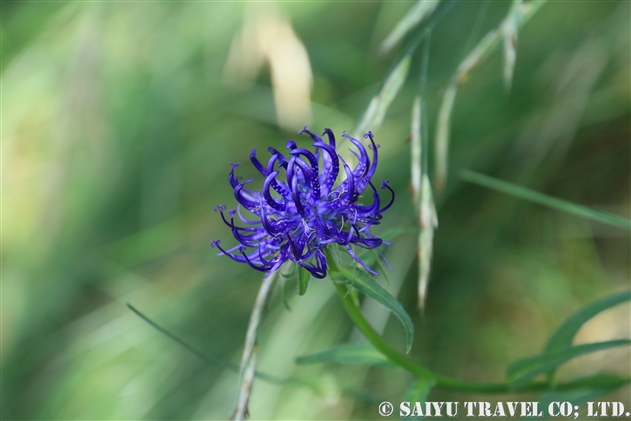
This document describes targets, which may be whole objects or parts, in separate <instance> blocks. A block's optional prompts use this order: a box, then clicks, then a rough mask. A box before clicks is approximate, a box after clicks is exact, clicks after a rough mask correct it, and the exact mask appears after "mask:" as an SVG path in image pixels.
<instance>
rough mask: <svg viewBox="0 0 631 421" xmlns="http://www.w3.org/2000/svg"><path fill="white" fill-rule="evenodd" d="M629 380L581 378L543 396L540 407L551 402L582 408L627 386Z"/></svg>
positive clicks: (545, 406) (595, 377)
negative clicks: (570, 404) (568, 403)
mask: <svg viewBox="0 0 631 421" xmlns="http://www.w3.org/2000/svg"><path fill="white" fill-rule="evenodd" d="M629 380H630V379H629V378H622V377H619V376H616V375H611V374H598V375H595V376H589V377H582V378H579V379H577V380H574V381H572V382H569V383H566V384H564V387H563V389H562V390H552V391H550V392H548V393H546V394H545V395H543V396H542V397H541V398H540V399H539V402H540V403H541V405H540V406H541V408H547V407H548V405H550V404H551V403H552V402H571V403H572V405H579V406H582V405H584V404H585V403H587V402H593V401H595V400H597V399H598V398H600V397H602V396H606V395H608V394H610V393H612V392H614V391H615V390H617V389H619V388H620V387H622V386H624V385H626V384H629Z"/></svg>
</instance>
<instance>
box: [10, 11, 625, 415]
mask: <svg viewBox="0 0 631 421" xmlns="http://www.w3.org/2000/svg"><path fill="white" fill-rule="evenodd" d="M410 6H411V3H406V2H381V3H380V2H284V3H278V4H274V3H258V4H257V3H237V2H234V3H231V2H199V3H196V2H190V3H176V2H147V3H145V2H120V3H119V2H113V3H107V2H85V3H84V2H73V3H63V2H51V3H48V2H3V3H2V22H1V24H2V27H1V30H2V161H3V167H2V176H3V186H2V214H3V221H2V224H3V226H2V262H3V265H2V318H1V327H2V402H1V403H2V408H1V409H2V417H3V419H6V420H11V419H15V420H26V419H50V420H53V419H55V420H61V419H65V420H88V419H94V420H96V419H126V420H131V419H164V420H166V419H170V420H175V419H177V420H179V419H225V418H226V417H228V416H229V414H230V410H231V408H232V404H233V399H234V394H235V388H236V382H237V376H236V375H235V374H234V373H233V372H232V371H228V370H225V369H223V368H221V367H217V366H212V365H209V364H207V363H206V362H204V361H203V360H201V359H199V358H198V357H196V356H195V355H193V354H192V353H190V352H189V351H187V350H186V349H184V348H182V347H181V346H179V345H178V344H176V343H175V342H173V341H172V340H171V339H169V338H168V337H166V336H164V335H162V334H160V333H159V332H158V331H156V330H155V329H153V328H152V327H151V326H149V325H148V324H146V323H145V322H144V321H142V320H141V319H140V318H139V317H138V316H136V315H135V314H133V313H132V312H131V311H130V310H129V309H128V308H127V307H126V303H131V304H133V305H134V306H136V307H137V308H138V309H139V310H141V311H142V312H144V313H145V314H146V315H147V316H149V317H150V318H152V319H153V320H155V321H156V322H158V323H160V324H161V325H163V326H165V327H167V328H168V329H170V330H172V331H173V332H175V333H177V334H178V335H180V336H181V337H182V338H184V339H185V340H186V341H188V342H190V343H191V344H192V345H194V346H195V347H197V348H199V349H200V350H202V351H203V352H205V353H207V354H209V355H213V356H216V357H218V358H221V359H223V360H225V361H231V362H234V363H238V361H239V358H240V352H241V347H242V343H243V339H244V335H245V330H246V326H247V320H248V317H249V312H250V309H251V307H252V304H253V301H254V297H255V295H256V292H257V290H258V286H259V283H260V274H259V273H255V272H254V271H252V270H251V269H249V268H248V267H246V266H245V265H239V264H238V263H235V262H233V261H231V260H229V259H227V258H225V257H223V258H221V257H217V256H216V253H215V250H213V249H211V248H210V247H209V243H210V241H212V240H215V239H218V238H221V239H223V241H224V244H233V240H231V234H230V231H229V229H228V228H227V227H225V226H224V225H223V224H222V223H220V218H219V215H218V214H216V213H214V212H213V206H214V205H217V204H221V203H226V204H228V205H229V207H230V204H232V203H234V198H233V196H232V191H231V189H230V187H229V185H228V181H227V175H228V172H229V170H230V166H229V162H231V161H233V162H240V163H241V164H242V165H241V166H240V167H239V172H240V175H243V176H244V177H246V178H247V177H249V176H250V175H254V174H255V172H254V170H253V169H252V168H251V166H250V164H249V160H248V153H249V151H250V150H251V149H252V148H258V150H259V156H260V157H261V159H265V156H266V152H265V150H266V148H267V146H270V145H271V146H275V147H277V148H279V149H281V148H284V144H285V142H286V141H287V139H289V138H293V139H295V140H296V141H304V142H306V140H302V139H303V138H302V137H299V136H298V135H297V131H298V130H299V129H301V128H302V125H303V124H304V123H310V127H311V128H313V129H314V131H316V132H318V131H322V130H323V129H324V128H325V127H330V128H332V129H333V130H334V131H335V132H336V133H338V134H341V132H342V131H343V130H350V129H351V128H352V126H353V123H354V122H355V121H356V120H357V119H358V118H359V117H360V116H361V113H362V112H363V110H364V109H365V107H366V106H367V104H368V102H369V101H370V98H371V97H372V95H374V94H375V92H376V91H377V89H378V87H379V84H380V83H381V81H382V80H383V79H384V77H385V76H386V75H387V73H388V70H389V69H390V68H391V66H392V64H393V63H394V60H395V58H396V55H397V53H396V51H395V52H393V53H390V54H389V55H385V56H380V55H379V54H378V47H379V44H380V43H381V42H382V41H383V39H384V38H385V37H386V36H387V34H388V33H389V32H390V31H391V30H392V28H393V27H394V26H395V25H396V23H397V22H398V21H399V20H400V19H401V17H402V16H404V14H405V13H406V11H407V10H408V9H409V8H410ZM509 6H510V3H509V2H501V1H487V2H464V1H461V2H460V1H458V2H456V4H455V5H454V7H453V8H452V9H451V10H450V11H449V12H448V13H447V14H446V15H445V16H444V18H443V20H442V21H441V22H440V24H439V25H438V26H437V27H436V30H435V31H434V34H433V36H432V45H431V53H430V60H429V75H428V87H427V94H428V96H427V104H428V107H429V113H430V118H429V122H430V125H431V128H430V133H431V134H433V131H434V129H435V121H436V114H437V109H438V106H439V104H440V98H441V95H442V89H443V88H444V86H445V85H446V83H447V81H448V79H449V77H450V76H451V75H452V73H453V72H454V70H455V68H456V67H457V65H458V63H460V61H461V60H462V59H463V58H464V57H465V55H466V54H467V53H468V51H470V49H471V48H472V46H473V45H475V43H476V42H477V41H478V40H479V39H480V38H481V37H482V36H483V35H484V34H485V33H486V32H487V31H489V30H490V29H492V28H494V27H497V25H498V23H499V22H500V21H501V19H502V18H503V17H504V16H505V15H506V12H507V10H508V8H509ZM630 12H631V11H630V3H629V2H626V1H620V2H615V1H613V2H578V1H577V2H554V1H553V2H549V3H548V4H546V5H545V6H543V7H542V8H541V9H540V10H539V12H538V13H537V14H536V15H535V16H534V18H533V19H532V20H531V21H530V22H528V24H527V25H526V26H525V27H524V28H523V30H522V31H521V32H520V34H519V43H518V50H517V65H516V70H515V79H514V84H513V88H512V90H511V92H510V93H507V92H505V91H504V89H503V83H502V57H501V54H500V52H499V51H496V52H495V53H493V54H492V55H491V56H490V58H489V59H488V60H487V61H486V62H485V63H484V64H483V65H482V66H481V67H479V68H478V69H476V70H475V71H474V72H473V73H472V74H471V75H470V78H469V79H468V80H467V82H466V83H465V84H464V85H463V86H461V88H460V90H459V93H458V98H457V100H456V105H455V108H454V111H453V115H452V119H451V122H452V124H451V134H452V138H451V156H450V179H449V182H448V185H447V189H446V191H445V193H444V194H442V195H437V202H438V217H439V224H440V225H439V229H438V230H437V231H436V236H435V248H434V262H433V269H432V276H431V284H430V287H429V297H428V302H427V308H426V310H425V313H424V315H421V314H420V312H419V310H418V309H417V294H416V288H417V286H416V282H417V269H416V260H415V259H416V251H415V247H416V241H417V240H416V237H415V236H414V235H409V234H406V235H401V236H400V237H398V238H397V239H396V240H395V241H394V243H395V244H394V246H393V247H391V248H390V249H388V250H387V252H386V255H387V257H388V259H389V260H390V262H391V263H392V265H393V267H394V269H395V271H394V272H392V273H390V274H389V275H388V277H389V279H390V285H389V288H390V289H391V291H394V292H395V293H397V294H398V298H399V300H400V301H401V302H402V303H403V304H404V306H405V307H406V309H407V310H408V312H409V313H410V314H411V316H412V318H413V320H414V322H415V326H416V338H415V344H414V348H413V350H412V356H413V358H415V359H417V360H418V361H422V362H423V363H425V364H426V365H427V366H429V367H431V368H432V369H434V370H435V371H437V372H439V373H441V374H445V375H450V376H454V377H458V378H461V379H468V380H472V381H500V380H502V379H503V378H504V374H505V368H506V366H507V365H508V364H509V363H510V362H511V361H513V360H515V359H518V358H522V357H526V356H529V355H532V354H535V353H537V352H539V351H540V350H541V349H542V347H543V346H544V344H545V340H546V338H547V337H548V336H549V335H550V334H551V333H552V332H553V331H554V330H555V328H556V327H558V325H559V324H560V323H561V322H562V321H563V320H565V319H566V318H567V317H568V316H569V315H570V314H572V313H573V312H574V311H576V310H577V309H579V308H580V307H581V306H583V305H585V304H586V303H589V302H591V301H594V300H596V299H597V298H600V297H603V296H605V295H607V294H610V293H613V292H617V291H621V290H624V289H626V288H628V286H629V277H630V273H629V271H630V255H631V248H630V237H629V233H628V232H626V231H624V230H620V229H616V228H610V227H607V226H604V225H599V224H595V223H591V222H589V221H586V220H582V219H579V218H577V217H574V216H568V215H564V214H560V213H558V212H555V211H552V210H549V209H545V208H542V207H540V206H537V205H532V204H529V203H526V202H524V201H520V200H517V199H514V198H511V197H508V196H505V195H502V194H500V193H495V192H492V191H490V190H486V189H483V188H481V187H477V186H475V185H472V184H467V183H464V182H463V181H460V180H459V178H458V174H459V172H460V170H462V169H472V170H476V171H479V172H482V173H486V174H490V175H493V176H496V177H498V178H501V179H504V180H507V181H511V182H515V183H518V184H521V185H524V186H527V187H529V188H532V189H534V190H538V191H541V192H544V193H547V194H549V195H552V196H555V197H559V198H562V199H565V200H569V201H572V202H575V203H578V204H582V205H586V206H590V207H593V208H596V209H600V210H606V211H610V212H612V213H616V214H618V215H621V216H625V217H629V208H630V205H631V202H630V194H629V192H630V189H631V186H630V182H629V174H630V168H631V165H630V159H631V148H630V142H629V138H630V136H631V133H630V128H631V121H630V108H629V97H630V90H629V85H630V77H629V75H630V72H631V69H630V66H629V64H630V59H629V52H630V48H631V46H630V32H629V15H630ZM399 48H401V47H399ZM419 61H420V54H417V55H416V56H415V58H414V61H413V63H412V67H411V71H410V77H409V79H408V81H407V83H406V84H405V85H404V86H403V89H402V91H401V93H400V94H399V96H398V97H397V98H396V100H395V101H394V103H393V104H392V106H391V107H390V109H389V111H388V114H387V116H386V119H385V122H384V124H383V126H382V127H381V128H379V130H377V131H376V138H377V141H378V142H379V143H380V144H381V146H382V147H381V149H380V158H382V159H381V161H380V168H379V170H378V174H377V176H376V177H377V179H378V180H380V179H382V178H387V179H389V180H390V181H391V184H392V185H393V187H394V189H395V190H396V192H397V201H396V203H395V205H394V207H393V208H392V209H391V210H389V211H388V212H386V214H385V215H384V220H383V225H382V226H381V227H378V228H377V229H376V230H375V233H380V232H384V231H385V230H387V229H388V228H392V227H412V226H414V225H415V223H416V222H415V220H416V219H415V216H414V211H413V207H412V194H411V191H410V188H409V180H410V170H409V162H410V152H409V151H410V144H409V142H408V141H406V139H407V138H408V135H409V133H410V115H411V104H412V99H413V96H414V95H415V93H416V92H417V89H418V75H419V71H420V63H419ZM310 87H311V88H310ZM430 165H432V163H431V160H430ZM259 181H260V180H259ZM384 285H385V283H384ZM288 290H289V292H290V294H289V295H290V297H291V299H290V307H291V311H288V310H286V309H285V308H284V306H283V305H282V303H281V299H280V297H279V294H278V293H276V295H275V296H274V297H273V300H272V303H271V305H270V310H269V313H268V315H267V317H266V319H265V322H264V325H263V328H262V329H263V331H262V337H261V348H260V359H259V367H260V369H261V371H265V372H267V373H270V374H274V375H277V376H280V377H287V376H294V377H299V378H303V379H310V380H312V381H314V382H315V383H316V384H317V385H318V386H317V388H318V390H317V392H315V391H313V390H311V389H309V388H304V387H296V386H282V387H281V386H277V385H272V384H269V383H265V382H264V381H261V380H257V381H256V382H255V384H254V392H253V396H252V401H251V405H250V412H251V415H252V418H253V419H378V418H379V416H378V413H377V403H378V402H380V401H382V400H390V401H393V402H398V401H400V400H402V397H403V393H404V391H405V390H406V388H407V386H408V384H409V383H410V381H411V380H412V379H411V377H410V376H409V375H408V374H406V373H403V372H400V371H396V370H388V369H384V368H370V369H368V368H366V367H360V366H351V367H339V366H327V365H319V366H307V367H305V366H297V365H295V364H294V361H293V360H294V358H295V357H297V356H300V355H305V354H309V353H313V352H316V351H321V350H324V349H327V348H329V347H331V346H333V345H335V344H339V343H343V342H347V341H351V342H354V341H358V340H360V336H359V335H358V334H357V332H354V331H353V329H352V326H351V323H350V321H349V319H348V317H347V316H346V315H345V314H344V312H343V309H342V307H341V305H340V303H339V300H338V299H337V298H336V297H335V296H334V294H333V292H334V289H333V287H332V285H331V284H330V282H329V281H328V280H325V281H318V280H314V281H313V282H312V283H311V285H310V289H309V291H308V293H307V294H306V295H305V296H304V297H296V296H295V293H294V289H292V286H291V285H290V286H288ZM364 310H365V312H366V313H367V317H368V318H369V319H370V320H372V321H373V323H374V324H375V325H376V326H378V327H381V328H383V329H385V333H384V334H385V336H386V337H387V338H388V340H389V341H391V343H392V344H393V346H395V347H397V348H398V349H403V348H404V338H403V331H402V329H401V327H400V325H399V324H398V322H397V321H391V320H387V319H386V317H385V314H386V313H385V312H384V311H383V309H381V308H380V307H379V306H378V305H375V304H374V303H371V302H370V301H366V302H365V306H364ZM629 316H630V311H629V306H628V305H626V306H621V307H619V308H616V309H614V310H611V311H608V312H607V313H604V314H602V315H600V316H598V317H597V318H596V319H594V320H593V321H591V322H590V323H589V324H587V325H586V326H584V327H583V329H582V330H581V331H580V333H579V338H578V340H579V342H590V341H596V340H608V339H615V338H625V337H626V338H628V337H629V336H630V327H629V319H630V317H629ZM629 360H630V357H629V351H628V350H627V349H624V348H620V349H616V350H611V351H607V352H601V353H596V354H593V355H591V356H590V357H584V358H581V359H578V360H576V361H574V362H572V363H571V364H568V365H567V366H566V367H565V368H564V369H563V370H562V372H561V377H564V378H567V379H571V378H574V377H576V376H577V375H583V374H584V375H587V374H590V373H596V372H602V371H607V370H611V371H615V372H618V373H622V374H623V375H626V374H628V373H629V371H630V367H629V365H630V364H629ZM629 393H630V390H629V388H625V389H623V390H620V391H619V392H617V393H616V394H615V395H611V396H608V397H607V398H606V399H607V400H618V401H622V402H625V403H627V404H628V405H631V399H629ZM520 396H521V398H524V399H526V398H534V397H528V396H525V397H524V396H523V395H520ZM509 398H516V396H504V397H497V396H495V397H488V396H482V395H476V396H473V395H466V394H456V393H446V392H442V391H438V390H437V391H434V392H433V394H432V396H431V399H432V400H434V401H438V400H458V401H465V400H493V399H496V400H497V399H499V400H508V399H509ZM376 402H377V403H376Z"/></svg>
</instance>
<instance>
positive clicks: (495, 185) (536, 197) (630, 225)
mask: <svg viewBox="0 0 631 421" xmlns="http://www.w3.org/2000/svg"><path fill="white" fill-rule="evenodd" d="M460 178H461V179H463V180H464V181H468V182H470V183H474V184H477V185H480V186H483V187H487V188H489V189H492V190H497V191H499V192H502V193H506V194H509V195H511V196H515V197H519V198H520V199H524V200H527V201H529V202H533V203H537V204H540V205H543V206H546V207H548V208H551V209H555V210H558V211H561V212H565V213H569V214H572V215H576V216H579V217H581V218H586V219H589V220H592V221H596V222H600V223H602V224H607V225H612V226H615V227H618V228H624V229H628V230H631V220H629V219H626V218H623V217H621V216H617V215H614V214H611V213H608V212H601V211H597V210H594V209H590V208H588V207H586V206H581V205H577V204H575V203H571V202H568V201H566V200H561V199H557V198H555V197H551V196H548V195H545V194H542V193H539V192H536V191H534V190H530V189H527V188H525V187H521V186H518V185H516V184H512V183H508V182H506V181H502V180H498V179H496V178H493V177H489V176H488V175H484V174H480V173H476V172H473V171H469V170H463V171H462V173H461V176H460Z"/></svg>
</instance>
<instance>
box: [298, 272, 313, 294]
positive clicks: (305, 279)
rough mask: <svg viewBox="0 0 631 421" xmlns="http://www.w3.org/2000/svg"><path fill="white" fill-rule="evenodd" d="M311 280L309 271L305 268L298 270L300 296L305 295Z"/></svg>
mask: <svg viewBox="0 0 631 421" xmlns="http://www.w3.org/2000/svg"><path fill="white" fill-rule="evenodd" d="M310 279H311V273H309V271H308V270H307V269H305V268H303V267H301V268H300V269H298V295H305V292H307V287H308V286H309V280H310Z"/></svg>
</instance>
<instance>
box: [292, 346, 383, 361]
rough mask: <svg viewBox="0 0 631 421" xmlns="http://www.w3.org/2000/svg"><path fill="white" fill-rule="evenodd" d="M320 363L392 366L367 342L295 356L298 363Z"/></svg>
mask: <svg viewBox="0 0 631 421" xmlns="http://www.w3.org/2000/svg"><path fill="white" fill-rule="evenodd" d="M320 363H337V364H358V365H386V366H392V364H391V363H390V361H388V359H387V358H386V357H385V356H384V355H383V354H382V353H380V352H379V351H377V350H376V349H375V347H374V346H372V345H371V344H369V343H363V344H352V345H342V346H338V347H335V348H331V349H328V350H326V351H322V352H318V353H315V354H311V355H305V356H302V357H298V358H296V364H298V365H307V364H320Z"/></svg>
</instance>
